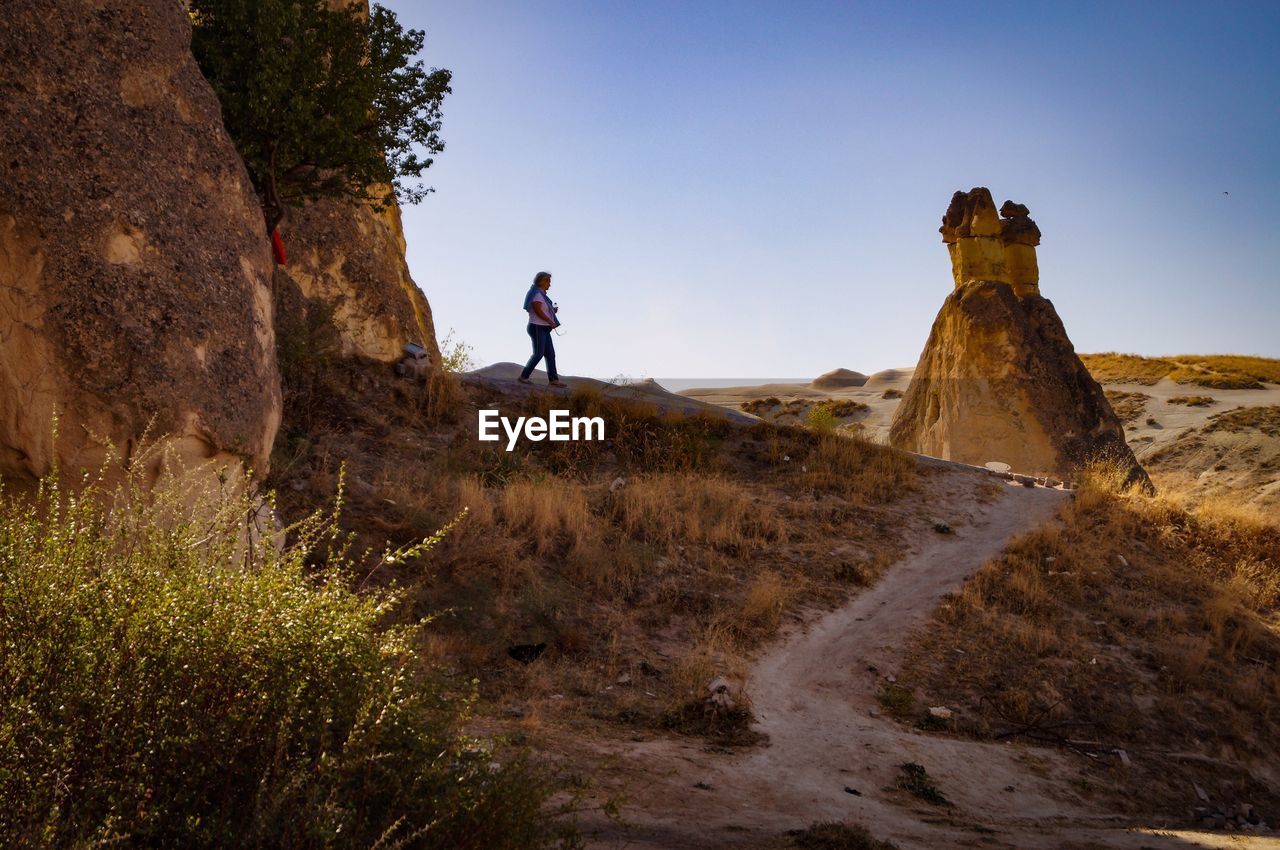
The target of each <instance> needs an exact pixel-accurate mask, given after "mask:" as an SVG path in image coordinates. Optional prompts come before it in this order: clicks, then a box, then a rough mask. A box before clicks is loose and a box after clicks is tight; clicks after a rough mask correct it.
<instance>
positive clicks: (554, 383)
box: [547, 380, 569, 387]
mask: <svg viewBox="0 0 1280 850" xmlns="http://www.w3.org/2000/svg"><path fill="white" fill-rule="evenodd" d="M547 383H549V384H550V385H551V386H553V387H567V386H569V385H568V384H566V383H565V382H564V381H560V380H555V381H548V382H547Z"/></svg>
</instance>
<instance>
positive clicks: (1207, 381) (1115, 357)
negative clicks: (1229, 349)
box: [1080, 352, 1280, 390]
mask: <svg viewBox="0 0 1280 850" xmlns="http://www.w3.org/2000/svg"><path fill="white" fill-rule="evenodd" d="M1080 359H1081V360H1082V361H1083V362H1084V365H1085V367H1086V368H1087V369H1088V370H1089V372H1090V373H1091V374H1092V375H1093V377H1094V380H1096V381H1098V382H1099V383H1104V384H1144V385H1147V386H1150V385H1152V384H1155V383H1157V382H1158V381H1160V380H1161V379H1163V378H1169V379H1170V380H1172V381H1174V382H1176V383H1179V384H1194V385H1196V386H1201V387H1211V388H1213V389H1221V390H1254V389H1262V384H1261V383H1260V382H1261V381H1268V382H1271V383H1275V382H1280V360H1270V359H1267V358H1263V357H1240V356H1235V355H1192V354H1187V355H1179V356H1177V357H1142V356H1139V355H1137V354H1117V353H1115V352H1107V353H1104V354H1081V355H1080Z"/></svg>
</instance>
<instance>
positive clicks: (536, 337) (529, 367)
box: [520, 322, 560, 381]
mask: <svg viewBox="0 0 1280 850" xmlns="http://www.w3.org/2000/svg"><path fill="white" fill-rule="evenodd" d="M529 338H530V339H532V340H533V356H532V357H530V358H529V362H528V363H526V364H524V371H523V372H521V373H520V377H522V378H527V377H529V376H530V375H532V374H533V370H534V368H535V367H536V366H537V365H538V361H539V360H541V359H542V358H544V357H545V358H547V377H548V378H550V379H551V380H553V381H558V380H560V376H559V375H557V374H556V347H555V346H554V345H552V343H551V328H549V327H547V326H546V325H535V324H533V323H532V322H530V323H529Z"/></svg>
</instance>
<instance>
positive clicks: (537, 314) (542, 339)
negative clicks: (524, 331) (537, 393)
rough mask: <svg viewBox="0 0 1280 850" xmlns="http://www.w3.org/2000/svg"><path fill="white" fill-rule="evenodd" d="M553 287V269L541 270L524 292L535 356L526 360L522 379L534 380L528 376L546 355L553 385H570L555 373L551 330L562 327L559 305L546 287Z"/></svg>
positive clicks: (548, 372)
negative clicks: (550, 270)
mask: <svg viewBox="0 0 1280 850" xmlns="http://www.w3.org/2000/svg"><path fill="white" fill-rule="evenodd" d="M550 288H551V272H538V273H537V274H536V275H534V276H533V286H531V287H529V291H528V292H527V293H525V296H524V309H525V312H527V313H528V314H529V326H528V331H529V338H530V339H531V340H533V356H532V357H530V358H529V362H528V363H526V364H524V371H522V372H521V373H520V383H522V384H532V383H533V381H531V380H529V376H530V375H532V374H533V370H534V367H536V366H537V365H538V361H539V360H542V359H543V358H544V357H545V358H546V360H547V378H548V379H549V382H550V384H551V386H553V387H567V386H568V384H566V383H565V382H564V381H562V380H560V376H559V375H558V374H557V373H556V347H555V345H553V344H552V342H551V332H552V331H553V330H555V329H556V328H558V327H560V320H559V319H557V318H556V311H557V310H558V309H559V308H558V307H556V305H555V304H553V303H552V302H551V299H550V298H548V297H547V290H548V289H550Z"/></svg>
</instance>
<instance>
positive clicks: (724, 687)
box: [707, 676, 729, 694]
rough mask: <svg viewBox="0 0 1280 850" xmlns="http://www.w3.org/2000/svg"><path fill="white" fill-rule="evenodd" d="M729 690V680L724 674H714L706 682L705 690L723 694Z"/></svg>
mask: <svg viewBox="0 0 1280 850" xmlns="http://www.w3.org/2000/svg"><path fill="white" fill-rule="evenodd" d="M728 690H729V680H728V679H726V678H725V677H724V676H716V677H715V678H714V679H712V680H711V681H710V682H707V692H708V693H712V694H723V693H726V692H727V691H728Z"/></svg>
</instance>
